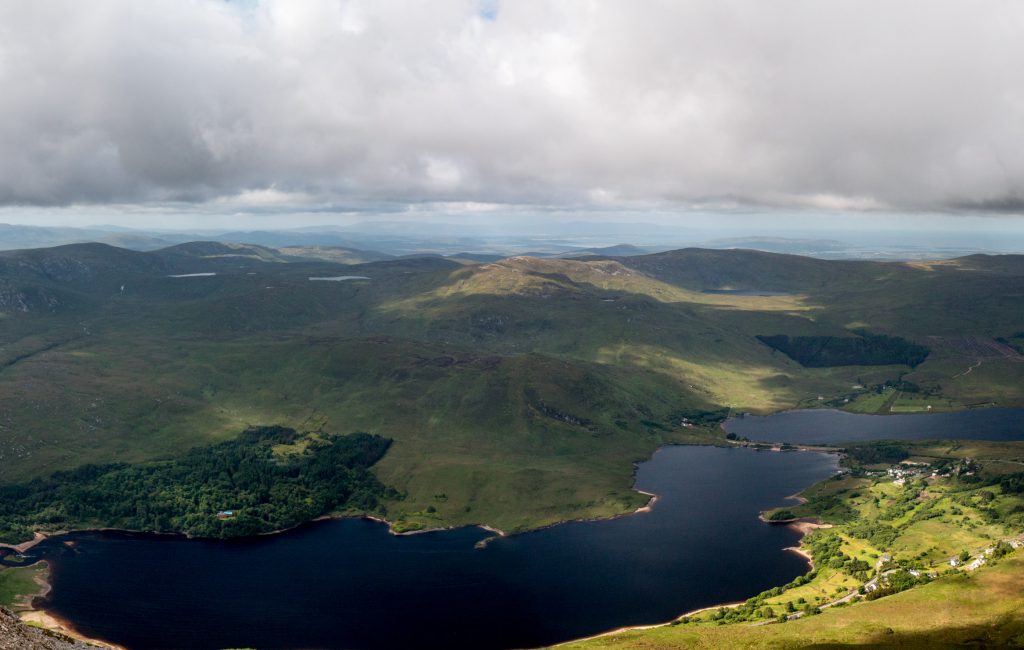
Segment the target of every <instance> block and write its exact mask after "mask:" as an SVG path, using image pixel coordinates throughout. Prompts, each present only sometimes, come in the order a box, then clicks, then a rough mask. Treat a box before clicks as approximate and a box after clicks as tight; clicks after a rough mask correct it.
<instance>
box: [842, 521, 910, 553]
mask: <svg viewBox="0 0 1024 650" xmlns="http://www.w3.org/2000/svg"><path fill="white" fill-rule="evenodd" d="M849 531H850V534H851V535H852V536H854V537H859V538H860V539H864V540H867V541H868V542H870V543H871V545H872V546H874V547H875V548H890V547H891V546H892V543H893V542H895V541H896V538H897V537H899V531H898V530H896V529H895V528H893V527H892V526H890V525H888V524H884V523H881V522H874V521H858V522H857V523H855V524H853V525H852V526H850V528H849Z"/></svg>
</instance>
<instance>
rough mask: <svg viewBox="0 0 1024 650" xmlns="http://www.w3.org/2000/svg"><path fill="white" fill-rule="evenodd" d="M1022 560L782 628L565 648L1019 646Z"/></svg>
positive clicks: (725, 629) (646, 633)
mask: <svg viewBox="0 0 1024 650" xmlns="http://www.w3.org/2000/svg"><path fill="white" fill-rule="evenodd" d="M1022 644H1024V558H1022V557H1020V555H1019V553H1018V554H1017V555H1016V556H1014V557H1011V558H1007V559H1005V560H1004V561H1003V562H1001V563H999V564H998V565H996V566H993V567H983V568H982V569H979V570H978V571H976V572H975V573H974V574H973V575H965V574H955V575H949V576H945V577H942V578H939V579H938V580H935V581H934V582H931V583H929V584H927V585H923V586H920V587H916V588H914V589H911V590H909V591H905V592H903V593H899V594H895V595H893V596H888V597H886V598H882V599H879V600H875V601H872V602H865V603H858V604H856V605H853V606H849V607H842V608H833V609H828V610H825V611H823V612H822V613H821V614H820V615H818V616H810V617H805V618H801V619H798V620H795V621H789V622H787V623H785V624H781V625H780V624H775V625H763V626H751V625H749V624H735V625H723V626H717V627H716V626H696V625H678V626H672V627H662V628H657V629H652V630H643V631H635V632H625V633H622V634H617V635H614V636H608V637H603V638H600V639H594V640H592V641H589V642H581V643H570V644H567V645H565V646H560V647H564V648H623V649H625V648H637V649H639V648H644V649H645V650H656V649H659V648H808V647H813V648H831V647H839V646H865V647H896V646H899V647H912V648H946V647H963V646H972V647H975V646H976V647H1020V646H1021V645H1022Z"/></svg>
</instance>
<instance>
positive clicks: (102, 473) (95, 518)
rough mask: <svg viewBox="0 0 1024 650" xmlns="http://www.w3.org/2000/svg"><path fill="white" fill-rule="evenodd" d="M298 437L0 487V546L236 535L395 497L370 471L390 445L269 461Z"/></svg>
mask: <svg viewBox="0 0 1024 650" xmlns="http://www.w3.org/2000/svg"><path fill="white" fill-rule="evenodd" d="M299 438H300V436H299V434H297V433H296V432H295V431H294V430H292V429H288V428H284V427H256V428H250V429H248V430H246V431H244V432H243V433H242V434H241V435H240V436H239V437H238V438H236V439H234V440H230V441H227V442H222V443H219V444H216V445H211V446H208V447H202V448H197V449H194V450H192V451H191V452H189V453H188V454H186V455H185V456H184V457H182V458H178V459H175V460H171V461H163V462H150V463H140V464H110V465H84V466H82V467H79V468H77V469H74V470H71V471H66V472H58V473H55V474H53V475H52V476H51V477H50V478H48V479H37V480H34V481H31V482H29V483H22V484H14V485H3V486H0V539H3V540H5V541H10V542H20V541H24V540H26V539H31V537H32V531H34V530H40V529H49V530H54V529H73V528H88V527H110V528H124V529H130V530H144V531H158V532H182V533H187V534H189V535H194V536H200V537H236V536H243V535H252V534H256V533H262V532H269V531H274V530H280V529H283V528H288V527H291V526H295V525H298V524H300V523H302V522H304V521H308V520H310V519H314V518H316V517H318V516H321V515H324V514H327V513H330V512H334V511H338V510H348V509H351V510H358V511H363V512H367V511H373V510H375V509H377V508H378V507H379V501H380V499H381V498H382V497H386V496H387V497H390V496H397V495H396V494H395V493H394V491H393V490H390V489H389V488H385V487H384V485H382V484H381V483H380V481H378V480H377V478H376V477H375V476H374V475H373V474H372V473H371V472H370V471H369V467H370V466H371V465H373V464H374V463H375V462H377V461H378V460H379V459H380V458H381V457H382V456H383V455H384V453H385V452H386V451H387V449H388V446H389V445H390V440H387V439H385V438H381V437H379V436H373V435H370V434H367V433H354V434H351V435H348V436H339V435H317V436H310V437H309V438H308V439H306V440H303V441H302V442H303V444H304V447H303V448H302V450H301V451H298V449H299V447H300V446H298V445H296V446H295V450H296V451H295V452H294V453H288V454H277V453H275V450H274V448H275V447H277V446H279V445H291V444H293V443H295V442H297V441H298V440H299ZM227 511H231V514H230V515H229V514H227Z"/></svg>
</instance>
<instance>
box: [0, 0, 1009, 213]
mask: <svg viewBox="0 0 1024 650" xmlns="http://www.w3.org/2000/svg"><path fill="white" fill-rule="evenodd" d="M492 18H493V19H492ZM1022 28H1024V5H1021V4H1020V3H1013V2H986V3H977V2H967V1H964V2H952V1H948V0H931V1H927V2H924V1H921V2H910V1H895V2H885V3H881V2H879V3H865V2H863V1H835V2H828V3H822V2H793V1H787V0H779V1H776V2H770V3H768V2H756V1H753V0H752V1H749V2H734V1H729V0H721V1H715V2H679V1H669V0H664V1H662V0H651V1H649V2H644V3H613V2H609V3H579V2H568V1H567V2H540V1H539V0H538V1H530V0H516V1H515V2H505V3H502V4H501V5H500V7H499V6H498V5H496V3H493V2H488V3H484V4H481V3H480V2H475V1H468V0H466V1H463V0H451V1H440V0H439V1H437V2H430V3H398V2H369V1H368V2H356V1H351V2H344V1H327V0H324V1H318V0H309V1H308V2H288V1H286V0H272V1H266V2H260V3H258V4H256V3H237V4H231V3H225V2H222V1H220V0H197V1H196V2H180V1H178V0H151V1H149V2H146V3H138V2H130V1H128V0H95V1H94V2H89V3H82V2H56V1H50V0H36V1H34V2H31V3H16V2H7V3H0V87H2V88H3V89H4V91H3V92H2V93H0V203H2V204H7V205H13V204H39V205H69V204H89V203H98V204H105V203H141V204H145V203H154V202H168V201H183V202H195V203H216V202H227V203H230V204H232V205H238V206H243V207H244V206H245V205H247V204H249V207H251V208H253V209H261V206H266V205H270V206H284V205H289V204H295V205H301V206H303V208H304V209H317V208H316V206H318V205H319V206H328V205H335V204H344V205H351V206H359V205H380V204H387V205H395V204H398V205H401V204H417V203H423V202H459V201H462V202H470V201H472V202H481V203H501V204H509V205H536V206H544V205H550V206H577V207H586V206H593V207H609V206H612V207H614V206H630V207H631V208H632V207H637V206H644V205H647V206H653V207H658V208H666V207H669V208H670V207H672V206H690V205H695V204H699V205H715V204H716V203H721V204H730V205H732V204H739V205H755V206H756V205H761V206H789V207H811V208H824V209H829V208H837V209H846V210H849V209H853V210H856V209H921V210H944V209H950V210H958V209H965V210H975V209H978V210H990V211H1000V210H1005V211H1011V212H1018V211H1020V210H1021V202H1020V197H1021V196H1024V76H1022V75H1021V74H1020V73H1019V67H1020V64H1021V61H1024V39H1022V38H1020V35H1021V33H1024V29H1022Z"/></svg>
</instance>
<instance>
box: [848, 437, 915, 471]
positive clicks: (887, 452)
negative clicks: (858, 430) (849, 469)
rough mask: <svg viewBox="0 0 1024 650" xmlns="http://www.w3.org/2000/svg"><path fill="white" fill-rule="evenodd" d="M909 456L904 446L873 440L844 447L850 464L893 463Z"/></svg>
mask: <svg viewBox="0 0 1024 650" xmlns="http://www.w3.org/2000/svg"><path fill="white" fill-rule="evenodd" d="M909 457H910V452H908V451H907V450H906V449H905V448H903V447H901V446H899V445H893V444H887V443H884V442H873V443H869V444H865V445H857V446H855V447H847V448H846V461H847V464H849V465H851V466H852V465H879V464H885V463H889V464H893V463H898V462H900V461H901V460H905V459H907V458H909Z"/></svg>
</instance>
